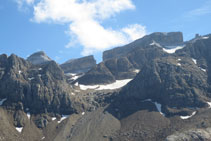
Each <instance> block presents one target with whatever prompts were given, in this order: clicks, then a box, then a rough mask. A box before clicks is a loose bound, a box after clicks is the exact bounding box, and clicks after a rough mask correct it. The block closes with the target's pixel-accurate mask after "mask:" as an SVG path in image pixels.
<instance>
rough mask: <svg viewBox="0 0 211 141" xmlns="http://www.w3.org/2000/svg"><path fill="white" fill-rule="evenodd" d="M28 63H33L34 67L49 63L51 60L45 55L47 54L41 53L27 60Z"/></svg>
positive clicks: (34, 54)
mask: <svg viewBox="0 0 211 141" xmlns="http://www.w3.org/2000/svg"><path fill="white" fill-rule="evenodd" d="M27 61H29V62H31V63H32V64H34V65H39V64H44V63H47V62H49V61H51V59H50V58H49V57H48V56H47V55H46V54H45V52H43V51H39V52H36V53H33V54H32V55H30V56H29V57H28V58H27Z"/></svg>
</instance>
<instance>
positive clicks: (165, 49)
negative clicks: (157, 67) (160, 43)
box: [163, 45, 185, 54]
mask: <svg viewBox="0 0 211 141" xmlns="http://www.w3.org/2000/svg"><path fill="white" fill-rule="evenodd" d="M184 47H185V46H184V45H183V46H175V47H172V48H170V49H167V48H163V51H164V52H166V53H169V54H173V53H175V52H176V51H177V50H180V49H183V48H184Z"/></svg>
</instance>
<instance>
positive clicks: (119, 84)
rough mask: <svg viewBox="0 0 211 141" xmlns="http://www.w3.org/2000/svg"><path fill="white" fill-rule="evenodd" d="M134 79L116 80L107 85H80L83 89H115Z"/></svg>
mask: <svg viewBox="0 0 211 141" xmlns="http://www.w3.org/2000/svg"><path fill="white" fill-rule="evenodd" d="M131 80H132V79H124V80H116V82H114V83H111V84H106V85H79V86H80V89H81V90H88V89H95V90H114V89H119V88H121V87H123V86H125V85H126V84H127V83H129V82H130V81H131Z"/></svg>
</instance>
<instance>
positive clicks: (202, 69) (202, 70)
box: [199, 67, 207, 72]
mask: <svg viewBox="0 0 211 141" xmlns="http://www.w3.org/2000/svg"><path fill="white" fill-rule="evenodd" d="M199 68H200V69H201V70H202V71H204V72H207V70H206V69H203V68H201V67H199Z"/></svg>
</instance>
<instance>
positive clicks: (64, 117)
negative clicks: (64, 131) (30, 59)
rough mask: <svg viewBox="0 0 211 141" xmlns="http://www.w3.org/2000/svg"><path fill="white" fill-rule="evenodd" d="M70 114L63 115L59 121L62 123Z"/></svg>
mask: <svg viewBox="0 0 211 141" xmlns="http://www.w3.org/2000/svg"><path fill="white" fill-rule="evenodd" d="M69 116H70V115H62V118H61V119H60V120H59V121H58V123H61V122H62V121H63V120H65V119H66V118H68V117H69Z"/></svg>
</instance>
